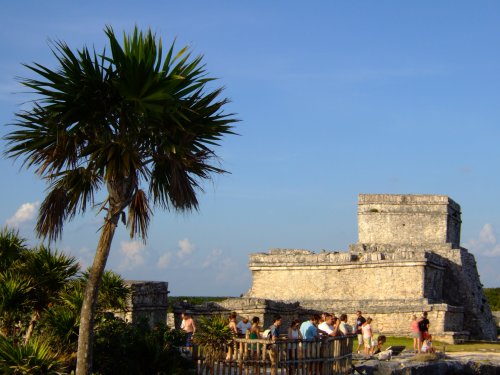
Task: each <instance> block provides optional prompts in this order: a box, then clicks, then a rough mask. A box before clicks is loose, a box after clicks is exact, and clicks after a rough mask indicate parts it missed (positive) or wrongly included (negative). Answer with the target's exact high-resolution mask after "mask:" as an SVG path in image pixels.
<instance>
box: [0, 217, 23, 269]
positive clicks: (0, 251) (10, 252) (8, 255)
mask: <svg viewBox="0 0 500 375" xmlns="http://www.w3.org/2000/svg"><path fill="white" fill-rule="evenodd" d="M25 250H26V240H25V239H24V238H22V237H20V236H19V232H18V231H16V230H14V229H9V228H7V227H4V228H2V229H1V230H0V271H6V270H8V269H9V268H10V267H11V266H12V265H13V264H14V263H15V262H16V261H17V260H19V258H20V257H21V255H22V253H23V252H24V251H25Z"/></svg>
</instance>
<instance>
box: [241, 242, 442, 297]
mask: <svg viewBox="0 0 500 375" xmlns="http://www.w3.org/2000/svg"><path fill="white" fill-rule="evenodd" d="M249 267H250V270H251V271H252V275H253V283H252V288H251V289H250V291H249V292H248V293H247V296H248V297H256V298H267V299H274V300H282V301H301V300H309V299H339V300H342V299H346V300H349V299H353V298H354V299H356V300H387V299H388V298H389V299H422V298H434V299H439V298H440V297H441V294H442V284H443V271H444V267H443V263H442V261H441V259H439V258H437V257H435V256H434V255H433V254H432V253H430V252H424V251H420V252H417V251H411V252H410V251H406V250H403V251H395V252H392V253H382V252H372V253H369V252H366V253H363V254H354V253H352V252H351V253H337V252H335V253H329V252H323V253H320V254H315V253H313V252H310V251H305V250H299V251H298V252H297V251H295V250H286V249H273V250H271V251H270V253H269V254H264V253H258V254H252V255H251V256H250V263H249ZM426 282H427V284H426ZM429 282H431V283H432V284H431V285H432V287H427V288H426V285H428V283H429Z"/></svg>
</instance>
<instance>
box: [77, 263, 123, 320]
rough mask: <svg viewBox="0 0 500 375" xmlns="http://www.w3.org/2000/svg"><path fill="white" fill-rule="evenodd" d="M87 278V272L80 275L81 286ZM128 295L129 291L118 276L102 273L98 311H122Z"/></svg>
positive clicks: (111, 272) (108, 272)
mask: <svg viewBox="0 0 500 375" xmlns="http://www.w3.org/2000/svg"><path fill="white" fill-rule="evenodd" d="M88 277H89V270H87V272H84V273H83V275H82V278H81V281H82V283H83V284H85V283H86V282H87V280H88ZM129 295H130V289H129V287H128V286H127V285H126V284H125V280H123V278H122V277H121V276H120V275H119V274H117V273H115V272H113V271H110V270H106V271H104V273H103V275H102V280H101V285H100V286H99V296H98V300H97V306H98V308H99V310H100V311H104V310H124V309H125V308H126V305H127V298H128V297H129Z"/></svg>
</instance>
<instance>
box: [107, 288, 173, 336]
mask: <svg viewBox="0 0 500 375" xmlns="http://www.w3.org/2000/svg"><path fill="white" fill-rule="evenodd" d="M125 284H126V285H127V286H128V287H129V288H130V294H129V297H128V299H127V302H126V305H127V307H126V310H125V311H123V312H121V311H116V312H114V314H115V315H116V316H119V317H120V318H122V319H124V320H126V321H127V322H131V323H137V322H138V321H140V320H141V319H144V320H146V321H147V322H149V324H150V325H151V326H152V327H153V326H155V325H156V324H166V322H167V308H168V293H169V291H168V283H167V282H163V281H133V280H127V281H125Z"/></svg>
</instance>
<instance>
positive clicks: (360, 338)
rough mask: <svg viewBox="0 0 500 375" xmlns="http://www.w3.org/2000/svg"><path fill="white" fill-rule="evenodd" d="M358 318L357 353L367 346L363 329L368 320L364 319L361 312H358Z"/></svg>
mask: <svg viewBox="0 0 500 375" xmlns="http://www.w3.org/2000/svg"><path fill="white" fill-rule="evenodd" d="M356 316H357V319H356V334H357V335H358V348H357V349H356V352H357V353H359V348H361V347H362V346H363V345H364V344H365V342H364V340H363V332H362V331H361V327H362V326H363V324H364V323H365V322H366V319H365V318H364V317H363V315H362V314H361V311H360V310H358V311H356Z"/></svg>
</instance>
